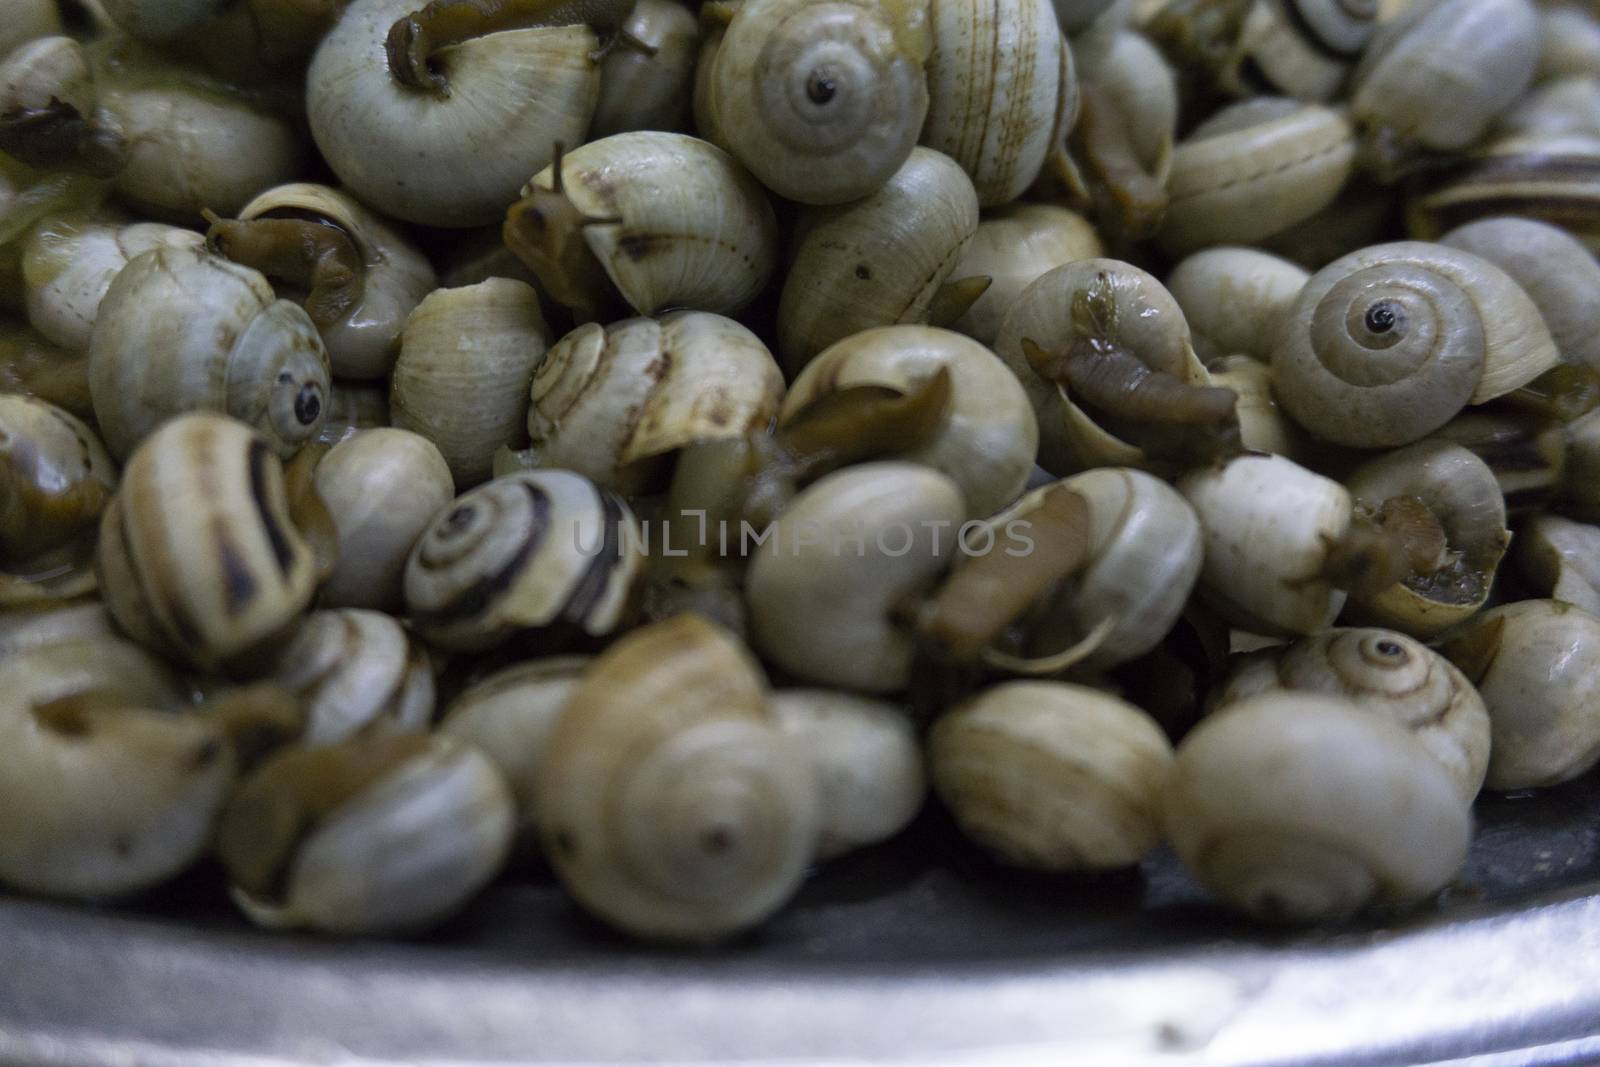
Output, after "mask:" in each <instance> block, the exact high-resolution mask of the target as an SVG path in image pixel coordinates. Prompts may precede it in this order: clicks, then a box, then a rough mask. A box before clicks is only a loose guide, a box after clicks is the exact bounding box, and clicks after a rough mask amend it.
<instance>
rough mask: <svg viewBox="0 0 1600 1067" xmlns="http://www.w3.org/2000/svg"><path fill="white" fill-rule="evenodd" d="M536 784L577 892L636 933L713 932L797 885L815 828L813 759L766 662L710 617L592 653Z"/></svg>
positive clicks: (551, 838) (556, 860)
mask: <svg viewBox="0 0 1600 1067" xmlns="http://www.w3.org/2000/svg"><path fill="white" fill-rule="evenodd" d="M549 746H550V747H549V750H548V752H547V753H546V755H545V759H544V765H543V773H542V776H541V778H542V780H541V782H540V785H539V810H540V821H541V827H542V829H543V832H544V841H545V851H546V853H547V854H548V855H549V857H550V860H551V862H552V863H553V864H554V865H555V868H556V871H557V872H558V873H559V874H560V875H561V878H562V881H563V882H564V883H565V884H566V886H567V888H568V889H569V890H570V891H571V892H572V894H573V895H574V896H575V897H577V899H578V902H579V903H580V904H582V905H583V906H584V907H585V908H586V909H588V910H589V911H591V912H593V913H595V914H596V915H598V916H599V917H600V918H602V919H604V920H605V921H606V922H608V923H611V924H612V925H614V926H617V927H620V928H621V929H623V930H626V931H627V932H629V933H632V934H634V935H636V936H639V937H645V938H650V939H653V940H666V941H710V940H714V939H717V938H721V937H726V936H728V935H730V934H733V933H736V932H738V931H740V930H743V929H745V928H747V927H750V926H753V925H755V924H756V923H759V922H761V921H762V920H763V919H765V918H766V917H767V916H769V915H770V914H772V913H773V912H774V911H776V910H777V909H778V908H779V907H781V906H782V905H783V903H784V902H785V901H786V900H787V899H788V898H789V897H790V896H791V895H792V894H793V893H794V891H795V889H796V888H797V887H798V886H799V884H800V880H801V878H802V877H803V876H804V874H805V869H806V865H807V864H809V863H810V862H811V859H812V857H813V854H814V849H815V846H816V839H817V826H818V798H817V787H816V782H815V780H814V777H813V769H812V767H811V765H810V763H809V761H808V760H807V759H806V757H805V756H804V754H803V753H801V752H799V751H797V750H796V749H795V747H794V746H793V745H792V744H791V742H790V741H789V740H788V739H787V738H786V737H785V736H784V735H783V733H782V731H781V730H780V729H779V728H778V726H777V723H776V722H775V721H774V719H773V717H772V713H771V711H770V709H769V707H768V703H767V691H766V683H765V680H764V679H763V677H762V675H761V670H760V668H759V667H758V666H757V665H756V663H755V661H754V659H753V658H752V657H751V656H750V654H749V652H747V651H746V650H745V649H744V648H743V647H742V646H741V645H740V644H739V643H738V642H737V641H735V640H734V639H733V637H732V636H731V635H730V634H728V633H727V632H726V631H724V630H722V629H721V628H720V627H718V626H716V625H715V624H713V623H710V622H707V621H706V620H705V619H703V618H701V617H700V616H697V615H680V616H677V617H675V618H673V619H669V620H668V621H666V622H662V623H658V624H656V625H654V626H650V627H647V628H646V629H643V630H639V631H637V632H635V633H633V634H631V635H629V636H628V637H626V638H624V639H623V640H621V641H619V642H618V643H617V644H616V645H614V646H612V648H611V650H610V651H608V652H607V653H606V654H605V655H603V656H601V657H600V658H599V659H598V660H596V661H595V662H594V665H593V667H592V668H591V669H590V670H589V672H588V673H587V674H585V676H584V680H583V682H582V684H581V685H580V686H579V687H578V691H577V692H576V693H574V694H573V696H572V699H571V701H570V702H569V703H568V705H567V709H566V711H564V712H563V713H562V716H561V719H560V721H559V722H558V723H557V724H556V728H555V732H554V734H553V735H552V736H551V738H550V742H549Z"/></svg>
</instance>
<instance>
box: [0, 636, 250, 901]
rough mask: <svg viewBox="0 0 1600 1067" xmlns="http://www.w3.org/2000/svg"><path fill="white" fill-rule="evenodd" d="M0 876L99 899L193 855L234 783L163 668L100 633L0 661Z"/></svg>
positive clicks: (224, 742)
mask: <svg viewBox="0 0 1600 1067" xmlns="http://www.w3.org/2000/svg"><path fill="white" fill-rule="evenodd" d="M0 694H4V696H3V698H0V738H3V743H4V745H5V751H6V772H5V774H3V775H0V810H4V812H5V813H6V817H5V819H4V820H0V883H4V884H6V885H8V886H11V887H13V888H16V889H21V890H23V891H25V892H30V893H42V894H47V895H50V896H59V897H72V898H79V899H91V900H100V899H106V898H111V897H119V896H126V895H129V894H132V893H135V892H138V891H140V890H143V889H147V888H149V887H151V886H155V885H158V884H160V883H161V882H164V881H166V880H167V879H168V878H170V877H172V876H173V875H175V874H177V873H178V872H179V871H181V870H183V869H184V868H186V867H188V866H189V865H190V864H191V863H193V862H194V861H196V860H198V859H199V858H200V857H201V855H202V854H203V853H204V852H205V849H206V846H207V843H208V842H209V839H210V835H211V829H212V824H213V821H214V820H215V818H216V816H217V813H218V811H219V810H220V809H221V807H222V803H223V801H224V799H225V798H226V796H227V791H228V788H229V786H230V785H231V784H232V782H233V775H234V759H233V753H232V751H231V749H230V748H229V745H228V739H227V736H226V734H225V733H224V732H223V730H222V729H221V727H220V726H218V725H217V724H216V723H215V722H213V721H211V720H209V719H207V718H205V717H203V716H200V715H195V714H185V713H179V712H178V711H177V709H178V708H179V707H180V706H181V705H182V700H181V697H180V694H179V692H178V690H177V687H176V683H175V680H174V679H173V677H172V676H171V674H169V673H168V672H167V670H166V669H165V668H164V667H162V666H161V665H159V664H158V663H157V662H156V661H155V660H153V659H151V658H150V657H149V656H147V655H145V654H144V653H143V652H141V651H140V650H139V649H137V648H135V647H134V646H132V645H130V644H128V643H126V642H124V641H120V640H117V639H115V638H110V637H102V638H98V639H93V640H79V641H68V642H65V643H61V644H53V645H50V646H48V647H44V648H35V649H30V650H28V651H24V652H20V653H18V654H17V655H14V656H10V657H7V658H6V659H5V660H4V661H0Z"/></svg>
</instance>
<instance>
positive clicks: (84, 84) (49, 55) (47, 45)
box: [0, 10, 97, 118]
mask: <svg viewBox="0 0 1600 1067" xmlns="http://www.w3.org/2000/svg"><path fill="white" fill-rule="evenodd" d="M10 13H11V12H10V11H9V10H8V11H7V14H8V15H9V14H10ZM52 100H56V101H60V102H61V103H63V104H67V105H70V106H71V107H72V108H74V109H75V110H76V111H77V112H78V114H79V115H81V116H83V117H86V118H87V117H90V116H92V115H93V114H94V109H95V104H96V101H97V94H96V92H95V85H94V71H93V69H92V68H91V67H90V64H89V57H88V55H87V54H86V53H85V50H84V47H83V45H82V44H80V43H79V42H78V41H76V40H74V39H73V38H71V37H62V36H50V37H40V38H37V39H35V40H33V41H29V42H28V43H27V44H25V45H22V46H20V47H18V48H16V49H13V50H11V51H10V52H9V53H7V52H5V51H0V114H6V113H8V112H11V111H17V110H35V109H42V108H45V107H48V106H49V105H50V103H51V101H52Z"/></svg>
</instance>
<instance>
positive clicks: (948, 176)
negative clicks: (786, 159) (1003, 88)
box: [778, 148, 978, 374]
mask: <svg viewBox="0 0 1600 1067" xmlns="http://www.w3.org/2000/svg"><path fill="white" fill-rule="evenodd" d="M799 225H800V235H799V238H798V245H797V248H796V251H795V253H794V259H793V262H792V264H791V265H790V268H789V274H788V278H787V280H786V281H785V282H784V286H783V295H782V297H781V298H780V300H779V304H778V355H779V358H781V359H782V361H783V365H784V368H785V369H786V370H788V371H789V372H790V373H791V374H797V373H799V371H800V369H801V368H802V367H804V366H805V365H806V363H807V362H808V361H810V359H811V358H812V357H813V356H815V355H816V354H817V353H818V352H821V351H822V350H823V349H824V348H827V347H828V346H829V345H831V344H833V343H834V342H835V341H839V340H843V339H844V338H846V337H849V336H850V335H851V334H853V333H857V332H859V331H861V330H864V329H868V328H870V327H873V326H888V325H892V324H894V323H923V322H926V321H928V316H929V311H930V306H931V305H932V304H933V302H934V299H935V297H936V295H937V294H938V293H939V291H940V289H941V287H942V286H944V285H945V283H946V282H947V281H948V280H950V278H951V272H952V271H953V270H954V269H955V267H956V264H957V263H958V262H959V261H960V259H961V256H962V254H963V252H965V251H966V248H967V245H968V244H969V243H970V242H971V241H972V237H973V235H974V234H975V233H976V232H977V228H978V200H977V194H976V193H975V191H974V190H973V186H972V181H971V179H969V178H968V177H967V175H966V173H965V172H964V171H963V170H962V169H961V168H960V167H959V166H957V165H956V163H955V161H953V160H952V159H950V158H949V157H948V156H945V155H943V154H941V153H938V152H935V151H933V150H932V149H928V148H918V149H916V150H914V151H913V152H912V153H911V155H910V157H909V158H907V160H906V162H905V164H904V165H903V166H902V167H901V168H900V169H899V170H897V171H895V173H894V174H893V175H892V176H891V177H890V178H889V179H888V180H887V181H886V182H885V183H884V184H883V185H882V186H881V187H879V188H878V189H876V190H875V191H874V192H872V193H871V194H869V195H868V196H866V197H864V198H863V199H861V200H858V201H855V202H852V203H849V204H845V205H843V206H838V207H827V208H816V209H812V210H811V211H810V212H808V213H807V214H806V216H805V218H804V219H803V220H802V221H801V223H800V224H799ZM962 310H964V307H963V308H962Z"/></svg>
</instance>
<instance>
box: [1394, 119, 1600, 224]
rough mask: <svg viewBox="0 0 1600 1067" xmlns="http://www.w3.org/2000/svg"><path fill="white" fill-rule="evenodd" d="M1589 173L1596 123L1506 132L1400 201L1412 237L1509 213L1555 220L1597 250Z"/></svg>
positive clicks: (1594, 167)
mask: <svg viewBox="0 0 1600 1067" xmlns="http://www.w3.org/2000/svg"><path fill="white" fill-rule="evenodd" d="M1596 174H1600V130H1597V131H1594V132H1591V133H1545V132H1536V133H1527V134H1523V133H1514V134H1508V135H1506V136H1503V137H1498V138H1495V139H1494V140H1492V141H1490V142H1489V143H1487V144H1485V145H1483V146H1482V147H1480V148H1479V149H1478V150H1477V151H1475V152H1474V153H1473V154H1472V155H1471V156H1469V157H1467V158H1466V159H1465V160H1463V161H1462V162H1461V164H1460V165H1459V166H1457V167H1453V168H1450V169H1447V170H1443V171H1441V172H1440V173H1439V175H1438V176H1437V177H1436V178H1434V179H1433V180H1431V181H1424V182H1419V186H1420V188H1418V189H1417V190H1416V191H1415V192H1414V193H1413V194H1412V195H1411V197H1410V198H1409V199H1408V200H1407V202H1406V225H1407V227H1408V228H1409V230H1410V232H1411V234H1412V235H1413V236H1415V237H1419V238H1424V239H1432V238H1435V237H1437V236H1439V235H1440V234H1441V233H1443V232H1445V231H1448V230H1450V229H1451V228H1452V227H1456V226H1461V225H1464V224H1465V223H1468V222H1471V221H1473V220H1475V219H1481V218H1486V217H1493V216H1496V215H1507V214H1514V215H1519V216H1522V217H1524V218H1529V219H1533V220H1535V221H1538V222H1547V223H1549V224H1551V225H1552V226H1558V227H1560V228H1561V229H1563V230H1565V231H1566V232H1567V233H1568V234H1570V235H1571V236H1573V237H1575V238H1577V239H1578V240H1579V241H1580V242H1582V244H1583V246H1584V247H1585V248H1587V249H1589V251H1590V252H1596V251H1600V213H1597V212H1596V210H1595V194H1594V185H1595V176H1596Z"/></svg>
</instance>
